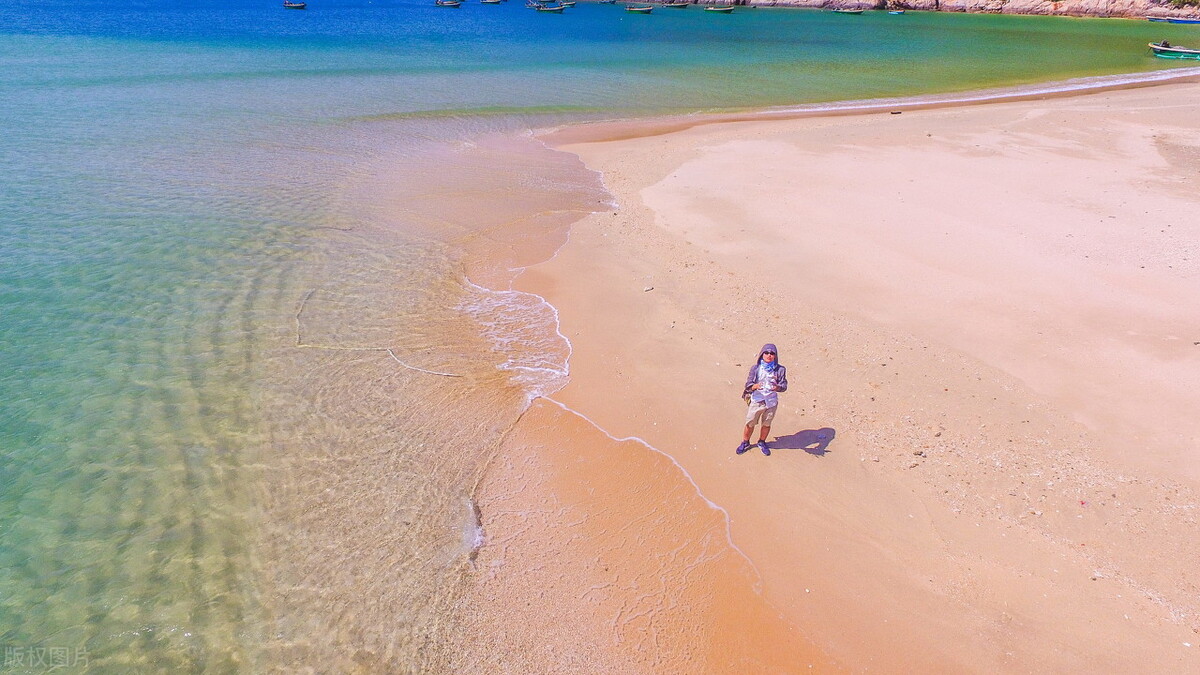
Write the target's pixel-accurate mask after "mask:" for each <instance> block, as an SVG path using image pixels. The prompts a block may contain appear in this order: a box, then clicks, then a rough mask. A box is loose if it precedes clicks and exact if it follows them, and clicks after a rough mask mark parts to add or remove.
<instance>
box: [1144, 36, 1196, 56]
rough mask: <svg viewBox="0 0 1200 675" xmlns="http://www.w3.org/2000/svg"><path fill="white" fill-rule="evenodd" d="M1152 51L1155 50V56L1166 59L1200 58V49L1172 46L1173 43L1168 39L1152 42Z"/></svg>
mask: <svg viewBox="0 0 1200 675" xmlns="http://www.w3.org/2000/svg"><path fill="white" fill-rule="evenodd" d="M1150 51H1152V52H1154V55H1155V56H1158V57H1161V58H1164V59H1200V49H1188V48H1187V47H1172V46H1171V43H1169V42H1167V41H1166V40H1163V41H1162V42H1159V43H1155V42H1151V43H1150Z"/></svg>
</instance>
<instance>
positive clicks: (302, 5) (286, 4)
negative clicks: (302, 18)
mask: <svg viewBox="0 0 1200 675" xmlns="http://www.w3.org/2000/svg"><path fill="white" fill-rule="evenodd" d="M283 8H284V9H308V3H307V2H294V1H293V0H283Z"/></svg>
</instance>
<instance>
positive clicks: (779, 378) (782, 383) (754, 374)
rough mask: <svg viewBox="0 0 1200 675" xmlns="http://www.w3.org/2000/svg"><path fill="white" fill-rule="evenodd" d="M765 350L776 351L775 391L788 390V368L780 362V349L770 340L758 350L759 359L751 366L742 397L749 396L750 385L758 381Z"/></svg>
mask: <svg viewBox="0 0 1200 675" xmlns="http://www.w3.org/2000/svg"><path fill="white" fill-rule="evenodd" d="M763 352H775V373H774V378H773V379H774V384H775V392H776V393H779V392H781V391H787V386H788V385H787V368H784V367H783V366H782V365H781V364H780V363H779V350H778V349H776V348H775V345H773V344H771V343H769V342H768V343H767V344H765V345H763V346H762V349H760V350H758V360H756V361H755V362H754V365H752V366H750V373H749V374H748V375H747V376H746V386H745V388H744V389H742V398H745V397H747V396H749V395H750V387H753V386H754V383H755V382H758V367H759V366H760V365H762V362H763Z"/></svg>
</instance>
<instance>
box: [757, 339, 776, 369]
mask: <svg viewBox="0 0 1200 675" xmlns="http://www.w3.org/2000/svg"><path fill="white" fill-rule="evenodd" d="M763 352H775V363H779V350H778V349H776V348H775V345H773V344H771V343H770V342H768V343H767V344H765V345H763V346H762V349H760V350H758V361H757V362H756V364H755V365H758V364H759V363H762V360H763V359H762V355H763Z"/></svg>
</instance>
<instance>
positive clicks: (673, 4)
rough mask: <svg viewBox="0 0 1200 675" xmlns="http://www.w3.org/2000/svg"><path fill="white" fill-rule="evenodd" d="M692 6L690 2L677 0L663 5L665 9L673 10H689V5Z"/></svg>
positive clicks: (671, 0)
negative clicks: (677, 0) (678, 0)
mask: <svg viewBox="0 0 1200 675" xmlns="http://www.w3.org/2000/svg"><path fill="white" fill-rule="evenodd" d="M690 4H692V3H690V2H676V1H675V0H668V1H667V2H664V3H663V4H662V6H663V7H670V8H671V9H687V8H688V5H690Z"/></svg>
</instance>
